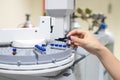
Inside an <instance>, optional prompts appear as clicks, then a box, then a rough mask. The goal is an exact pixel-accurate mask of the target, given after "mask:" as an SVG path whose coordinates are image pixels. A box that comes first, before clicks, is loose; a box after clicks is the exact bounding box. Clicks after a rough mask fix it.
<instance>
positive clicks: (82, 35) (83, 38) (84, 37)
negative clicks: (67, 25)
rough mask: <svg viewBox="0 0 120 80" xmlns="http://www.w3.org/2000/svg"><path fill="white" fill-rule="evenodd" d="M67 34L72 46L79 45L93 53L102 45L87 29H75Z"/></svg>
mask: <svg viewBox="0 0 120 80" xmlns="http://www.w3.org/2000/svg"><path fill="white" fill-rule="evenodd" d="M67 36H70V38H71V41H72V46H74V47H78V46H81V47H83V48H84V49H86V50H87V51H88V52H90V53H93V54H96V53H97V52H98V51H99V50H100V49H101V48H103V47H104V46H103V45H102V44H101V43H100V42H99V41H98V40H97V39H96V38H95V37H94V36H93V35H92V34H91V33H90V32H89V31H85V30H77V29H75V30H72V31H71V32H69V33H68V35H67Z"/></svg>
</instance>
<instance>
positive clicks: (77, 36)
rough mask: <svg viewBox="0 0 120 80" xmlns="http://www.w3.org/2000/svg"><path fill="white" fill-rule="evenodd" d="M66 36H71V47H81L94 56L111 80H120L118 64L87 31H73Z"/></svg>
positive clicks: (119, 63)
mask: <svg viewBox="0 0 120 80" xmlns="http://www.w3.org/2000/svg"><path fill="white" fill-rule="evenodd" d="M67 36H71V41H72V45H71V46H74V47H77V46H81V47H83V48H84V49H86V50H87V51H89V52H90V53H92V54H94V55H96V56H97V57H98V58H99V59H100V61H101V62H102V63H103V65H104V66H105V68H106V69H107V71H108V72H109V73H110V74H111V76H112V77H113V79H114V80H120V62H119V61H118V60H117V59H116V58H115V56H114V55H113V54H112V53H111V52H110V51H109V50H108V49H107V48H106V47H104V45H102V44H101V43H100V42H99V41H98V40H97V39H96V38H95V37H93V35H92V34H91V33H90V32H89V31H84V30H73V31H71V32H70V33H69V34H68V35H67Z"/></svg>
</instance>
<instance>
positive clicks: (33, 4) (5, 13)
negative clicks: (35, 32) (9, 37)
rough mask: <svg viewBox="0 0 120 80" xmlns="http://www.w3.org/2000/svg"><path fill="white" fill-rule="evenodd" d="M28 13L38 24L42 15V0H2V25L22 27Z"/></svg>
mask: <svg viewBox="0 0 120 80" xmlns="http://www.w3.org/2000/svg"><path fill="white" fill-rule="evenodd" d="M27 13H28V14H31V21H32V22H33V24H34V25H35V26H36V25H37V20H38V17H39V16H40V15H42V0H0V27H20V26H21V24H23V23H24V22H25V14H27Z"/></svg>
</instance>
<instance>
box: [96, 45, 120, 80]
mask: <svg viewBox="0 0 120 80" xmlns="http://www.w3.org/2000/svg"><path fill="white" fill-rule="evenodd" d="M97 56H98V58H99V59H100V60H101V62H102V63H103V65H104V66H105V68H106V69H107V71H108V72H109V73H110V74H111V76H112V77H113V79H114V80H120V61H118V60H117V59H116V58H115V56H114V55H113V54H112V53H111V52H110V51H109V50H108V49H107V48H105V47H102V48H101V49H100V50H98V52H97Z"/></svg>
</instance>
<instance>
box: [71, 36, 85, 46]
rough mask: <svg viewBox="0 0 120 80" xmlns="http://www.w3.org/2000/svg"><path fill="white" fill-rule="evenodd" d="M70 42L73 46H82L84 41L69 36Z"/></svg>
mask: <svg viewBox="0 0 120 80" xmlns="http://www.w3.org/2000/svg"><path fill="white" fill-rule="evenodd" d="M71 41H72V42H73V45H74V46H82V45H84V40H83V39H81V38H78V37H75V36H71Z"/></svg>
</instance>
